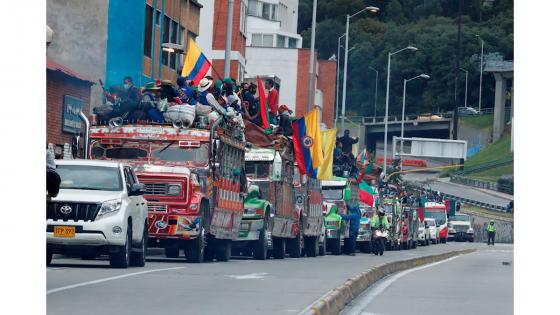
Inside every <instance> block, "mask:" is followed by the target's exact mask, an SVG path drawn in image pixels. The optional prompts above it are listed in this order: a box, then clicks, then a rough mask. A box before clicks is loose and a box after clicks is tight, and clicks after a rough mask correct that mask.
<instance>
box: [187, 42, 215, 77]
mask: <svg viewBox="0 0 560 315" xmlns="http://www.w3.org/2000/svg"><path fill="white" fill-rule="evenodd" d="M188 49H189V50H188V51H187V57H186V58H185V64H184V65H183V71H182V72H181V75H182V76H183V77H187V79H189V80H192V81H193V83H194V84H195V85H198V83H199V82H200V80H202V78H204V76H205V75H206V73H208V70H209V69H210V66H211V64H210V61H209V60H208V59H207V58H206V56H204V54H203V53H202V51H201V50H200V48H199V47H198V46H197V45H196V43H195V42H194V40H192V38H191V39H189V48H188Z"/></svg>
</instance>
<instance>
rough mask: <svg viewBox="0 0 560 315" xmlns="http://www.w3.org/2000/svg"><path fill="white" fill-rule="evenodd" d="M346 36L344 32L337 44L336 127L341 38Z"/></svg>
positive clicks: (335, 120) (336, 119)
mask: <svg viewBox="0 0 560 315" xmlns="http://www.w3.org/2000/svg"><path fill="white" fill-rule="evenodd" d="M344 36H346V33H344V34H342V35H340V37H338V46H336V102H335V104H336V105H335V106H336V109H335V111H336V114H335V116H334V117H335V118H334V124H335V127H336V122H337V121H338V90H339V88H340V85H339V84H338V83H339V81H340V80H339V75H338V73H339V72H340V69H339V67H340V65H339V64H340V63H339V61H340V47H341V46H340V39H341V38H342V37H344Z"/></svg>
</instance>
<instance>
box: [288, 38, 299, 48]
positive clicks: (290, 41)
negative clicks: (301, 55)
mask: <svg viewBox="0 0 560 315" xmlns="http://www.w3.org/2000/svg"><path fill="white" fill-rule="evenodd" d="M297 42H298V41H297V39H295V38H292V37H289V38H288V48H297V45H298V43H297Z"/></svg>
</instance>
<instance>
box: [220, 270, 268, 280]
mask: <svg viewBox="0 0 560 315" xmlns="http://www.w3.org/2000/svg"><path fill="white" fill-rule="evenodd" d="M266 275H268V273H267V272H257V273H250V274H246V275H227V276H226V277H230V278H233V279H236V280H247V279H262V278H264V277H265V276H266Z"/></svg>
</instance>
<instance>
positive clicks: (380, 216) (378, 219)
mask: <svg viewBox="0 0 560 315" xmlns="http://www.w3.org/2000/svg"><path fill="white" fill-rule="evenodd" d="M371 227H372V228H373V229H374V230H377V229H379V228H380V227H382V228H383V229H387V230H388V229H389V221H387V217H386V216H385V210H383V209H379V210H377V213H376V214H375V215H374V216H373V218H372V219H371Z"/></svg>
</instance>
